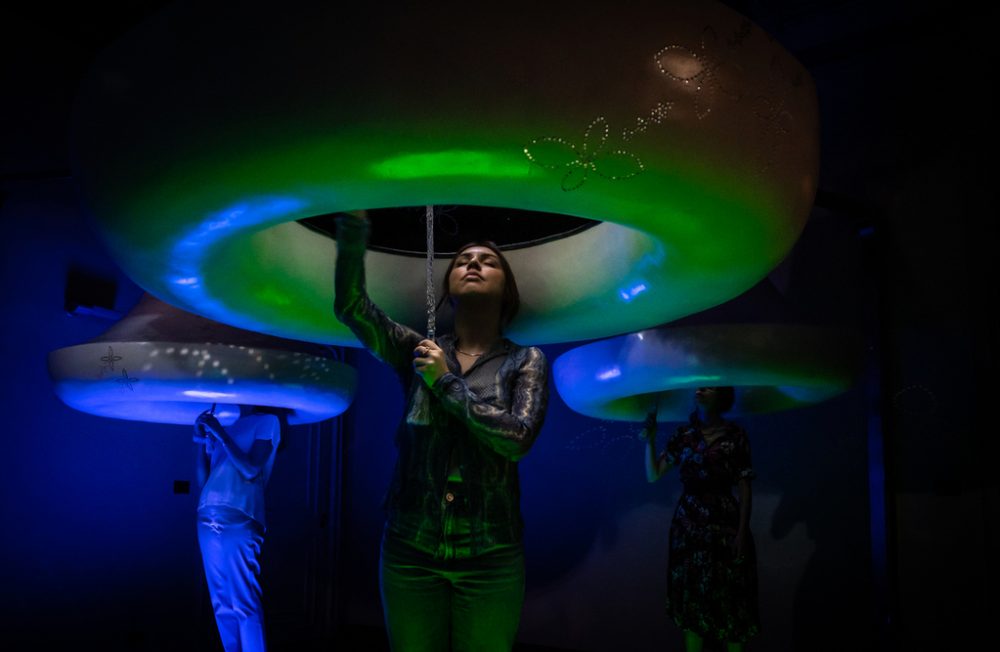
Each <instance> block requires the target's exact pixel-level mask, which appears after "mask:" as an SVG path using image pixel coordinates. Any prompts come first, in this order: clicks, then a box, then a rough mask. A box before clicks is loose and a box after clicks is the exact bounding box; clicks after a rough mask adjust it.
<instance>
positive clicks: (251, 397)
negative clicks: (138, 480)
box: [49, 295, 357, 424]
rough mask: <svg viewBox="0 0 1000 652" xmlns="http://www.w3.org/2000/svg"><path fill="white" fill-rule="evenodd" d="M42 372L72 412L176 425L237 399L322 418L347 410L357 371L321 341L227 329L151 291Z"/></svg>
mask: <svg viewBox="0 0 1000 652" xmlns="http://www.w3.org/2000/svg"><path fill="white" fill-rule="evenodd" d="M147 337H149V338H150V339H146V338H147ZM49 373H50V375H51V377H52V379H53V383H54V386H55V391H56V394H57V395H58V396H59V397H60V398H61V399H62V400H63V402H65V403H66V404H67V405H69V406H70V407H73V408H75V409H77V410H80V411H82V412H87V413H90V414H95V415H99V416H104V417H113V418H117V419H131V420H136V421H147V422H154V423H176V424H192V423H194V420H195V418H196V417H197V416H198V414H200V413H201V412H203V411H204V410H206V409H208V408H210V407H211V406H212V405H213V404H216V413H217V416H218V417H219V419H220V421H221V422H222V423H223V424H228V423H231V422H232V421H234V420H235V418H236V417H237V416H238V415H239V409H238V407H237V406H238V405H241V404H244V405H258V406H268V407H276V408H284V409H287V410H289V416H288V421H289V423H290V424H297V423H311V422H315V421H322V420H324V419H328V418H331V417H335V416H337V415H338V414H340V413H341V412H343V411H344V410H346V409H347V407H348V406H349V405H350V403H351V401H352V399H353V397H354V392H355V388H356V384H357V374H356V372H355V370H354V369H353V368H352V367H350V366H349V365H346V364H344V363H343V362H340V361H338V360H336V359H334V358H333V357H332V355H331V354H330V353H329V352H328V351H324V349H323V348H322V347H317V346H316V345H311V344H306V343H302V342H293V341H289V340H281V339H279V338H274V337H270V336H265V335H261V334H259V333H253V332H249V331H242V330H240V329H235V328H232V327H229V326H224V325H222V324H218V323H216V322H211V321H210V320H207V319H204V318H202V317H198V316H196V315H191V314H189V313H184V312H183V311H180V310H178V309H176V308H173V307H172V306H169V305H167V304H165V303H162V302H160V301H158V300H157V299H154V298H152V297H150V296H148V295H147V297H145V298H144V299H143V301H142V302H140V304H139V305H138V306H137V307H136V309H135V310H133V311H132V312H130V313H129V314H128V315H127V316H126V317H125V318H123V319H122V320H121V321H120V322H118V323H117V324H116V325H115V326H114V327H112V329H111V330H109V331H108V333H105V334H104V335H103V336H101V337H100V338H97V340H96V341H92V342H88V343H85V344H79V345H77V346H70V347H66V348H63V349H58V350H56V351H53V352H51V353H50V354H49Z"/></svg>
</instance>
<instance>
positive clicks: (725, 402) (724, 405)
mask: <svg viewBox="0 0 1000 652" xmlns="http://www.w3.org/2000/svg"><path fill="white" fill-rule="evenodd" d="M712 389H714V390H715V397H716V399H715V400H716V404H717V407H718V408H719V414H725V413H726V412H729V411H730V410H732V409H733V404H735V403H736V389H735V388H734V387H731V386H724V387H713V388H712ZM689 420H690V421H691V423H697V422H698V410H695V411H694V412H692V413H691V415H690V417H689Z"/></svg>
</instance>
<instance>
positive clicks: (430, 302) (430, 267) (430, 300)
mask: <svg viewBox="0 0 1000 652" xmlns="http://www.w3.org/2000/svg"><path fill="white" fill-rule="evenodd" d="M426 222H427V287H426V293H427V339H429V340H433V339H434V331H435V330H436V328H437V320H436V317H435V305H434V206H428V207H427V219H426Z"/></svg>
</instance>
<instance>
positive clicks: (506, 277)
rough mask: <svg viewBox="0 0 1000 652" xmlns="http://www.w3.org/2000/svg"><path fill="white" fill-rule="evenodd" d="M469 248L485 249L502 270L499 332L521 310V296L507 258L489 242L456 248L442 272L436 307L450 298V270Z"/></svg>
mask: <svg viewBox="0 0 1000 652" xmlns="http://www.w3.org/2000/svg"><path fill="white" fill-rule="evenodd" d="M469 247H486V248H487V249H489V250H490V251H492V252H493V253H494V254H496V257H497V259H499V260H500V269H501V270H503V281H504V282H503V296H502V297H501V298H500V330H501V331H502V330H503V329H505V328H507V325H508V324H510V322H511V321H513V320H514V317H516V316H517V311H518V310H520V308H521V295H520V293H519V292H518V291H517V281H515V280H514V272H513V270H511V268H510V263H508V262H507V258H506V257H505V256H504V255H503V253H502V252H501V251H500V247H498V246H497V245H496V243H494V242H493V241H491V240H474V241H472V242H469V243H466V244H464V245H462V246H461V247H459V248H458V251H456V252H455V255H454V256H453V257H452V259H451V262H450V263H448V269H446V270H445V272H444V281H443V282H442V283H443V285H444V287H443V288H442V289H441V299H440V300H439V301H438V304H437V307H438V308H440V307H441V306H442V305H443V304H444V302H445V301H447V300H448V299H449V298H450V297H451V288H450V287H448V277H449V276H451V270H453V269H454V268H455V261H456V260H457V259H458V257H459V256H460V255H461V254H462V252H463V251H465V250H466V249H468V248H469Z"/></svg>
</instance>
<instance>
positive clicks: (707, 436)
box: [643, 387, 760, 652]
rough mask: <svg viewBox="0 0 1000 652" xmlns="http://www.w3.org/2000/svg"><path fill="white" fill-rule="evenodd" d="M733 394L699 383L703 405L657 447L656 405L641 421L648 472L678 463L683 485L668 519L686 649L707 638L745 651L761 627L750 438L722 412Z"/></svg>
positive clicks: (674, 614) (671, 586)
mask: <svg viewBox="0 0 1000 652" xmlns="http://www.w3.org/2000/svg"><path fill="white" fill-rule="evenodd" d="M734 398H735V392H734V391H733V388H732V387H700V388H698V390H697V391H695V403H696V405H697V409H696V410H695V411H694V412H693V413H692V414H691V419H690V421H689V422H688V423H686V424H684V425H682V426H680V427H679V428H678V429H677V432H675V433H674V435H673V436H672V437H670V439H669V440H668V441H667V445H666V448H665V449H664V451H663V452H662V453H660V454H659V455H657V452H656V408H655V406H654V408H653V409H652V410H651V411H650V412H649V414H648V415H647V417H646V425H645V428H644V429H643V436H644V437H645V438H646V440H647V445H646V478H647V479H648V480H649V481H650V482H656V481H657V480H659V479H660V478H661V477H662V476H663V474H664V473H666V472H667V471H669V470H670V469H672V468H674V467H675V466H676V467H678V468H679V472H680V477H681V483H682V485H683V488H684V491H683V493H682V494H681V497H680V500H679V501H678V503H677V508H676V510H675V511H674V518H673V521H672V522H671V524H670V561H669V564H668V574H667V613H668V614H669V615H670V617H671V618H673V620H674V622H676V623H677V625H678V626H679V627H680V628H681V629H683V630H684V647H685V650H687V652H700V650H701V649H702V644H703V640H704V639H705V638H708V639H710V640H716V641H720V642H725V643H726V646H727V649H728V650H729V652H739V651H741V650H742V649H743V645H744V644H745V643H746V642H747V641H748V640H749V639H750V638H751V637H753V636H754V635H755V634H757V632H758V631H759V629H760V620H759V617H758V614H757V557H756V553H755V550H754V544H753V537H752V536H751V534H750V508H751V496H752V494H751V490H750V480H751V479H752V478H753V476H754V473H753V469H752V467H751V464H750V441H749V439H748V438H747V434H746V431H744V430H743V428H741V427H740V426H738V425H736V424H735V423H733V422H731V421H728V420H726V419H724V418H723V416H722V415H723V414H725V413H726V412H727V411H728V410H729V409H730V408H732V405H733V401H734ZM734 488H735V489H736V492H735V494H734V491H733V490H734Z"/></svg>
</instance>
